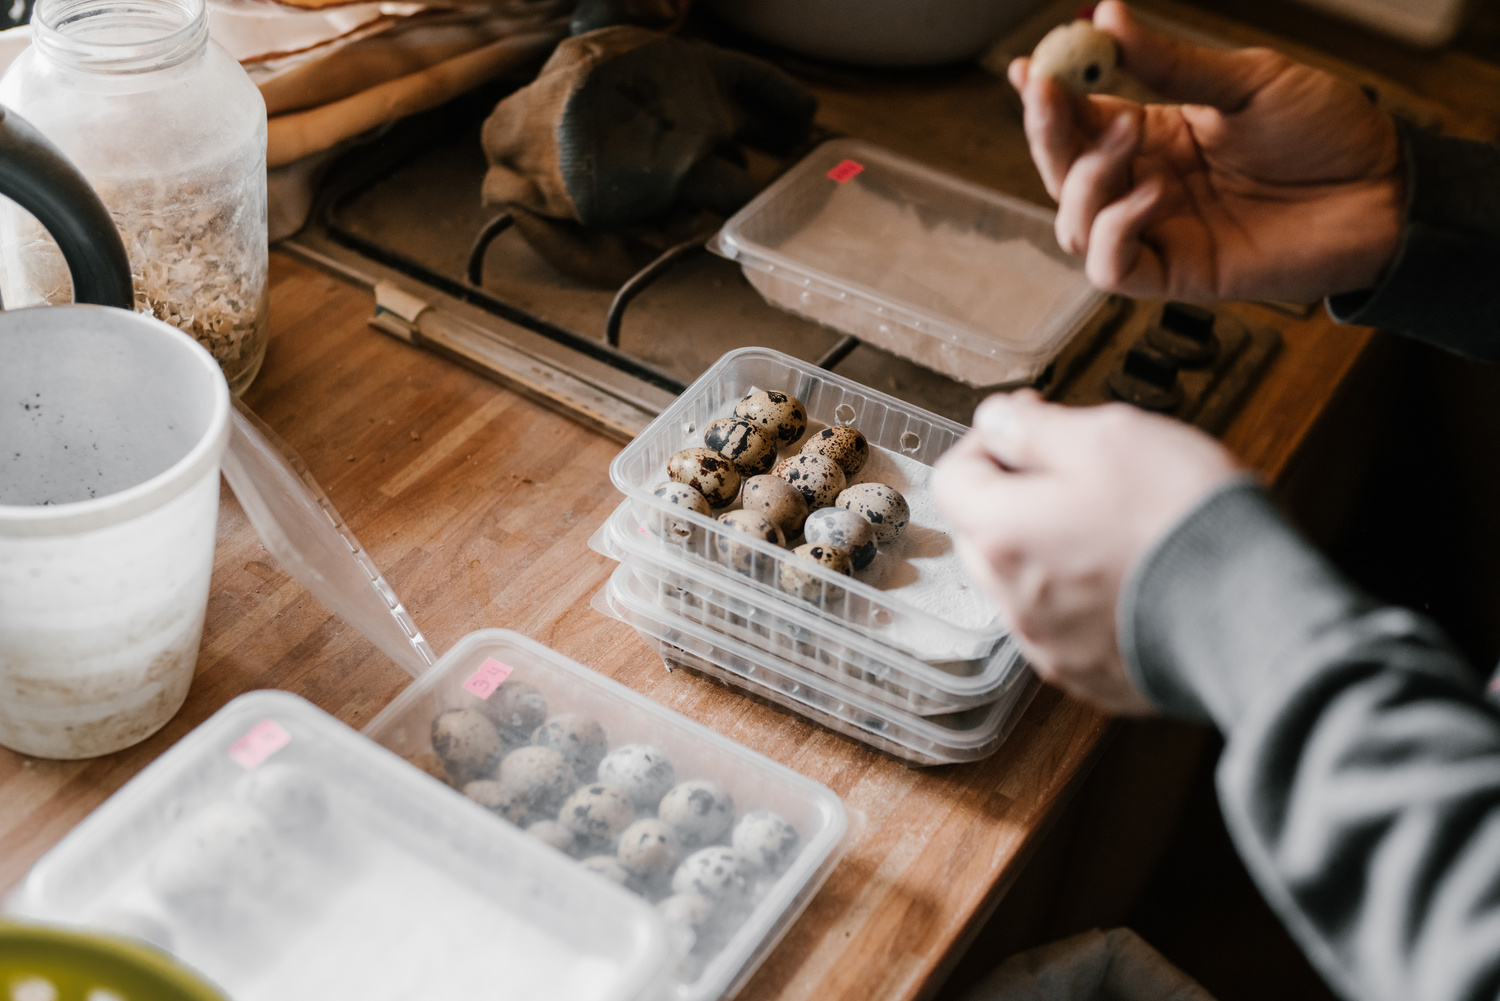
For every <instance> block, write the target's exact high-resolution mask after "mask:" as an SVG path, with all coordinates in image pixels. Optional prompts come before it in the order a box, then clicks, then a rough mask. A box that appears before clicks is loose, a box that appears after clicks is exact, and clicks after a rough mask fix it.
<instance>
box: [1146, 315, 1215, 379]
mask: <svg viewBox="0 0 1500 1001" xmlns="http://www.w3.org/2000/svg"><path fill="white" fill-rule="evenodd" d="M1145 341H1146V343H1147V344H1149V345H1150V346H1151V347H1153V348H1155V349H1156V350H1157V351H1160V352H1161V353H1162V354H1164V355H1166V356H1167V357H1168V358H1171V359H1172V360H1173V361H1175V362H1176V363H1177V364H1178V365H1179V366H1181V367H1182V368H1202V367H1203V366H1205V365H1207V364H1208V363H1209V362H1211V361H1213V360H1214V358H1215V357H1216V356H1217V355H1218V353H1219V339H1218V338H1217V337H1215V336H1214V314H1213V311H1212V310H1209V309H1204V308H1203V307H1202V306H1193V305H1190V304H1188V303H1185V302H1169V303H1167V304H1166V305H1165V306H1163V307H1162V309H1161V322H1160V323H1159V324H1158V325H1157V326H1154V327H1150V328H1148V329H1147V330H1146V336H1145Z"/></svg>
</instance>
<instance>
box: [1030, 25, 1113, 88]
mask: <svg viewBox="0 0 1500 1001" xmlns="http://www.w3.org/2000/svg"><path fill="white" fill-rule="evenodd" d="M1118 56H1119V51H1118V49H1117V48H1116V47H1115V40H1114V38H1113V37H1111V36H1110V35H1109V34H1108V33H1106V32H1103V31H1100V30H1099V29H1098V28H1096V27H1094V25H1093V23H1092V22H1091V21H1084V20H1078V21H1074V22H1073V23H1071V24H1060V25H1058V26H1057V27H1056V28H1053V29H1052V30H1051V31H1049V32H1047V34H1046V35H1044V36H1043V37H1042V40H1041V41H1040V42H1037V43H1036V48H1035V49H1033V50H1032V52H1031V70H1030V72H1031V73H1033V74H1040V75H1042V76H1050V77H1051V78H1052V79H1054V80H1056V81H1057V82H1058V83H1060V84H1062V85H1063V86H1064V87H1066V88H1067V89H1068V90H1070V91H1072V92H1073V93H1075V94H1088V93H1090V92H1092V91H1096V90H1098V89H1099V88H1100V87H1104V86H1106V85H1107V84H1108V83H1109V82H1110V79H1111V78H1112V77H1113V76H1114V72H1115V64H1116V62H1117V60H1118Z"/></svg>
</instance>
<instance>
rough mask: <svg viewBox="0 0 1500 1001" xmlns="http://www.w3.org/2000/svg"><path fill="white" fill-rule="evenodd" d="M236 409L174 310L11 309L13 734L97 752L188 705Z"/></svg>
mask: <svg viewBox="0 0 1500 1001" xmlns="http://www.w3.org/2000/svg"><path fill="white" fill-rule="evenodd" d="M229 407H230V402H229V389H228V386H227V384H226V383H225V382H224V376H223V374H222V373H221V372H220V371H219V367H218V365H217V364H216V363H215V362H214V359H213V356H212V355H210V354H209V353H208V352H207V351H205V350H204V349H203V348H202V347H201V346H199V345H198V343H197V342H196V341H194V340H193V339H192V338H191V337H189V336H188V335H186V334H184V333H182V332H181V331H179V330H176V329H174V328H172V327H170V326H168V325H167V324H165V323H162V322H160V321H158V320H155V319H152V318H150V317H145V316H140V315H137V314H134V313H129V312H126V311H124V310H117V309H109V308H106V307H102V306H55V307H51V308H42V309H24V310H13V311H10V312H4V313H0V744H4V745H5V746H6V747H9V748H12V749H14V750H16V751H20V752H21V753H23V754H30V755H35V756H38V757H44V758H70V759H71V758H88V757H94V756H96V755H100V754H108V753H110V752H112V751H117V750H119V749H121V748H124V747H129V746H130V745H132V744H135V743H137V742H139V741H141V740H144V739H145V738H146V737H148V736H150V735H151V734H153V733H155V732H156V731H157V730H159V729H160V728H161V727H162V726H163V725H165V724H166V722H167V720H169V719H171V718H172V715H173V714H174V713H175V712H177V710H178V708H180V707H181V705H182V703H183V700H184V699H185V698H186V697H187V691H188V686H189V685H190V684H191V682H192V678H193V668H194V665H195V664H196V663H197V659H198V645H199V642H200V640H201V639H202V635H203V618H204V613H205V611H206V609H207V606H208V585H209V577H210V574H211V573H212V570H213V553H214V538H215V534H216V530H217V523H218V513H219V461H220V459H221V457H222V456H223V454H224V449H225V446H226V445H227V443H228V440H229Z"/></svg>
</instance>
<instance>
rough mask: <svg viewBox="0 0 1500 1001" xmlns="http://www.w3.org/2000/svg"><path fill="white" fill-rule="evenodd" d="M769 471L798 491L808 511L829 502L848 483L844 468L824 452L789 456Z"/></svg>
mask: <svg viewBox="0 0 1500 1001" xmlns="http://www.w3.org/2000/svg"><path fill="white" fill-rule="evenodd" d="M771 473H772V475H774V476H779V477H781V478H782V479H783V480H786V481H787V482H788V483H790V484H791V485H792V486H794V487H796V488H797V489H798V490H800V491H801V492H802V497H803V499H804V500H806V501H807V507H808V510H810V511H816V510H817V509H818V508H820V507H827V506H828V505H830V504H832V503H833V499H834V498H835V497H837V496H838V495H839V493H840V491H842V490H843V489H844V486H845V484H846V483H847V479H846V477H845V476H844V470H843V469H842V468H841V467H840V466H839V464H838V463H836V462H834V461H833V460H832V459H830V458H828V456H826V455H816V454H813V455H806V454H801V453H799V454H797V455H789V456H787V457H786V458H785V459H782V460H781V461H780V462H778V463H776V465H775V466H774V467H773V468H772V469H771Z"/></svg>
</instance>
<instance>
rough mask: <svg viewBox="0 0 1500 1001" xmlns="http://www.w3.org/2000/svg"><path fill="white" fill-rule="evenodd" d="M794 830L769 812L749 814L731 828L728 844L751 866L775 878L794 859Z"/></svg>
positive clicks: (796, 838) (795, 843)
mask: <svg viewBox="0 0 1500 1001" xmlns="http://www.w3.org/2000/svg"><path fill="white" fill-rule="evenodd" d="M797 842H798V837H797V829H796V828H795V827H793V826H792V825H791V824H789V823H787V822H786V820H784V819H783V818H782V817H780V816H778V815H777V814H774V813H772V812H771V811H770V810H751V811H750V812H749V813H747V814H745V815H744V816H743V817H741V818H740V819H739V820H738V821H736V822H735V825H734V833H733V834H732V835H731V836H730V839H729V843H730V844H731V845H733V846H734V850H735V851H737V852H739V853H740V854H741V855H743V856H744V857H745V858H746V859H747V860H748V861H749V862H750V864H751V865H752V866H754V867H755V868H757V869H759V870H761V871H762V872H767V873H770V874H771V875H773V876H774V875H777V874H779V873H780V872H781V871H782V870H783V869H785V868H786V867H787V866H788V865H790V864H791V861H792V859H794V858H796V856H797Z"/></svg>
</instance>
